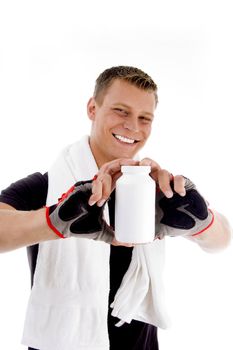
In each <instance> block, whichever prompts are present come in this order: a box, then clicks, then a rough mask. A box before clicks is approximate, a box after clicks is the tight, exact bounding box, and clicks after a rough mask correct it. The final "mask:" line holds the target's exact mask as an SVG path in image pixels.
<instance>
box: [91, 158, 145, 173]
mask: <svg viewBox="0 0 233 350" xmlns="http://www.w3.org/2000/svg"><path fill="white" fill-rule="evenodd" d="M122 165H138V161H136V160H134V159H129V158H119V159H115V160H113V161H111V162H108V163H106V164H104V165H103V166H102V167H101V168H100V169H99V172H98V177H99V176H101V175H103V174H110V175H114V174H115V173H117V172H119V171H120V170H121V166H122Z"/></svg>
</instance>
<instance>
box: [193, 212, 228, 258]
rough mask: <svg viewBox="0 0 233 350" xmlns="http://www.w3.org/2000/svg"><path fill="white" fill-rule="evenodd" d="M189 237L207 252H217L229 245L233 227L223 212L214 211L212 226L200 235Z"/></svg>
mask: <svg viewBox="0 0 233 350" xmlns="http://www.w3.org/2000/svg"><path fill="white" fill-rule="evenodd" d="M187 238H188V239H189V240H191V241H193V242H196V243H197V244H198V245H199V246H200V247H201V248H202V249H203V250H205V251H206V252H209V253H215V252H218V251H220V250H223V249H225V248H227V247H228V246H229V244H230V242H231V238H232V228H231V226H230V224H229V222H228V220H227V219H226V218H225V217H224V216H223V215H222V214H220V213H218V212H216V211H214V221H213V224H212V225H211V226H210V228H208V229H207V230H206V231H204V232H203V233H201V234H199V235H196V236H191V237H187Z"/></svg>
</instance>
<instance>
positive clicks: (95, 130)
mask: <svg viewBox="0 0 233 350" xmlns="http://www.w3.org/2000/svg"><path fill="white" fill-rule="evenodd" d="M131 74H132V73H131ZM100 80H101V77H99V80H97V88H96V89H95V93H94V97H92V98H91V99H90V101H89V102H88V106H87V111H88V116H89V118H90V119H91V120H92V122H93V123H92V129H91V137H90V146H91V149H92V152H93V154H94V156H95V159H97V160H98V165H99V166H101V165H103V164H104V163H106V162H109V161H111V160H113V159H117V158H132V157H133V156H134V155H135V154H136V153H137V152H138V151H139V150H140V149H141V148H142V147H143V146H144V145H145V143H146V141H147V139H148V137H149V136H150V133H151V128H152V122H153V118H154V112H155V108H156V105H157V93H156V92H157V88H156V85H155V84H154V83H153V81H152V80H149V78H148V77H146V76H145V78H144V80H143V78H141V81H140V79H138V82H136V83H135V85H133V84H132V83H131V81H130V75H129V77H128V81H127V80H126V79H120V78H118V79H114V80H113V81H110V82H108V83H107V84H106V85H105V86H104V87H102V89H101V86H102V84H101V81H100ZM98 83H99V85H100V87H99V85H98ZM110 83H111V84H110ZM136 84H137V85H136ZM100 140H101V142H100Z"/></svg>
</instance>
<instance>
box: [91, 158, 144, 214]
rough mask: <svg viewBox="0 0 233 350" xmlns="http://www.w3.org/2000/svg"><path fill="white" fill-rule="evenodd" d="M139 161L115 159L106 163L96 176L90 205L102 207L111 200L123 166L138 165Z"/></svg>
mask: <svg viewBox="0 0 233 350" xmlns="http://www.w3.org/2000/svg"><path fill="white" fill-rule="evenodd" d="M138 163H139V162H138V161H136V160H133V159H128V158H120V159H115V160H113V161H111V162H108V163H105V164H104V165H103V166H102V167H101V168H100V169H99V171H98V173H97V174H96V177H95V179H94V181H93V185H92V195H91V197H90V198H89V201H88V203H89V205H94V204H97V205H98V206H100V207H101V206H102V205H103V204H104V203H105V202H106V200H107V199H108V198H109V196H110V194H111V193H112V191H113V190H114V188H115V186H116V181H117V179H119V177H120V176H121V175H122V173H121V166H122V165H138Z"/></svg>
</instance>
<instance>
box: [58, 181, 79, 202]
mask: <svg viewBox="0 0 233 350" xmlns="http://www.w3.org/2000/svg"><path fill="white" fill-rule="evenodd" d="M74 189H75V185H73V186H72V187H71V188H70V189H69V190H68V191H67V192H66V193H63V194H62V196H61V198H58V203H61V202H62V201H64V199H65V198H66V197H68V195H69V194H70V193H71V192H73V191H74Z"/></svg>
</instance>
